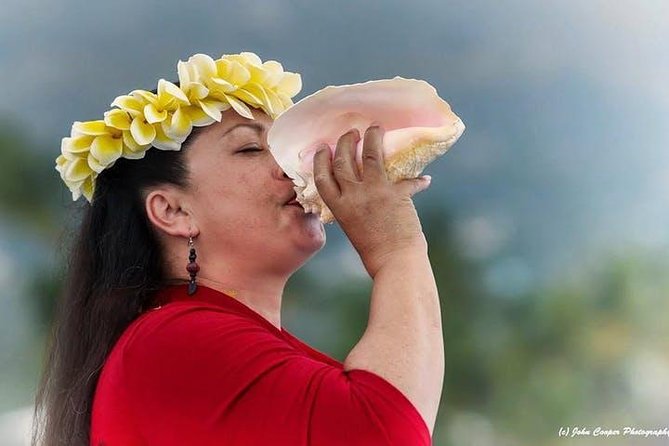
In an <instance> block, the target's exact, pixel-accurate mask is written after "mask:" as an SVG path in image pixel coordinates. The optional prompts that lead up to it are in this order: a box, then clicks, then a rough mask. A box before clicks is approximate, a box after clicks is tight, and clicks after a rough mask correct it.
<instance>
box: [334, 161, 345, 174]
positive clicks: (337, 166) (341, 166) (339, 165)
mask: <svg viewBox="0 0 669 446" xmlns="http://www.w3.org/2000/svg"><path fill="white" fill-rule="evenodd" d="M346 165H347V162H346V160H345V159H344V158H335V159H334V161H333V162H332V168H333V169H334V170H336V171H339V172H341V171H344V170H345V169H346Z"/></svg>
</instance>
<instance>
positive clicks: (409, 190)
mask: <svg viewBox="0 0 669 446" xmlns="http://www.w3.org/2000/svg"><path fill="white" fill-rule="evenodd" d="M431 181H432V177H431V176H430V175H423V176H421V177H418V178H409V179H406V180H402V181H400V182H398V183H396V185H395V187H396V188H397V189H398V192H399V193H400V194H403V195H406V196H409V197H411V196H413V195H415V194H417V193H418V192H422V191H424V190H425V189H427V188H428V187H430V182H431Z"/></svg>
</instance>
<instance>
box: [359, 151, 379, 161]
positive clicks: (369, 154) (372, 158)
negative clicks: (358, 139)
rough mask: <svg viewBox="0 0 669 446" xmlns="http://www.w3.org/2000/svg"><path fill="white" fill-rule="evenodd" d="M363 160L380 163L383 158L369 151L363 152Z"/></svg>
mask: <svg viewBox="0 0 669 446" xmlns="http://www.w3.org/2000/svg"><path fill="white" fill-rule="evenodd" d="M362 159H363V160H366V161H378V160H380V159H381V158H380V157H379V155H378V154H377V153H376V152H372V151H369V150H367V151H365V152H363V154H362Z"/></svg>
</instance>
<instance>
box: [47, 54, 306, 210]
mask: <svg viewBox="0 0 669 446" xmlns="http://www.w3.org/2000/svg"><path fill="white" fill-rule="evenodd" d="M177 74H178V77H179V85H178V86H177V85H175V84H174V83H172V82H169V81H167V80H165V79H160V80H159V81H158V86H157V88H156V93H153V92H151V91H147V90H133V91H131V92H130V93H128V94H126V95H122V96H118V97H117V98H116V99H114V101H113V102H112V103H111V106H112V107H116V108H112V109H111V110H108V111H106V112H105V113H104V119H102V120H96V121H86V122H75V123H74V124H73V125H72V129H71V134H70V136H69V137H66V138H63V139H62V142H61V154H60V155H59V156H58V157H57V158H56V167H55V168H56V170H57V171H58V172H59V174H60V176H61V179H62V180H63V181H64V182H65V184H66V185H67V186H68V188H69V189H70V191H71V192H72V199H73V200H77V199H78V198H79V197H80V196H81V195H84V196H85V197H86V199H87V200H88V201H89V202H90V201H91V200H92V197H93V193H94V190H95V179H96V177H97V176H98V174H100V173H101V172H102V171H103V170H104V169H107V168H109V167H111V166H113V165H114V163H115V162H116V160H117V159H119V158H128V159H140V158H143V157H144V155H145V153H146V150H148V149H149V148H151V147H155V148H157V149H160V150H180V149H181V145H182V144H183V142H184V141H185V140H186V138H187V137H188V135H190V133H191V132H192V130H193V127H202V126H206V125H209V124H212V123H213V122H216V121H219V122H220V121H221V118H222V112H223V111H225V110H228V109H230V108H233V109H234V110H235V111H236V112H237V113H239V114H240V115H241V116H244V117H246V118H248V119H253V114H252V113H251V109H250V108H249V107H253V108H260V109H262V110H263V111H264V112H265V113H267V114H268V115H269V116H270V117H272V118H273V119H275V118H276V117H277V116H278V115H279V114H281V113H282V112H283V111H284V110H286V109H287V108H288V107H290V106H291V105H292V104H293V102H292V99H291V98H292V97H293V96H295V95H296V94H297V93H298V92H299V91H300V89H301V88H302V79H301V77H300V75H299V74H297V73H290V72H285V71H284V70H283V66H282V65H281V64H280V63H279V62H277V61H273V60H270V61H266V62H262V60H261V59H260V57H258V56H257V55H256V54H254V53H251V52H242V53H239V54H228V55H223V56H221V57H220V58H219V59H217V60H214V59H212V58H211V57H209V56H208V55H206V54H195V55H193V56H191V57H190V58H189V59H188V60H187V61H185V62H183V61H179V62H178V63H177Z"/></svg>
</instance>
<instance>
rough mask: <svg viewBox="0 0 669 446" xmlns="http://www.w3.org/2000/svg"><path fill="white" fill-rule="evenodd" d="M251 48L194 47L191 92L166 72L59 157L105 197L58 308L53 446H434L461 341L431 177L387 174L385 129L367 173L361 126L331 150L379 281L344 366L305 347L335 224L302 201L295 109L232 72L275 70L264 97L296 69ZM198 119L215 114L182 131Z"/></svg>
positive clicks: (71, 174) (368, 264)
mask: <svg viewBox="0 0 669 446" xmlns="http://www.w3.org/2000/svg"><path fill="white" fill-rule="evenodd" d="M250 54H251V53H242V54H241V55H232V56H229V57H227V58H226V56H224V57H223V58H221V59H219V61H214V62H215V66H216V67H217V68H211V69H213V70H214V71H211V70H210V67H213V66H214V65H212V64H211V63H210V61H209V59H204V58H202V57H200V59H199V60H195V59H194V58H196V56H194V57H193V58H191V59H189V61H188V62H187V63H185V64H184V65H187V64H189V63H191V62H192V64H191V65H189V66H188V65H187V66H185V67H184V66H183V65H181V64H182V63H180V65H179V80H180V83H179V86H178V88H179V89H180V90H179V91H177V90H174V89H173V88H172V85H174V84H170V85H166V84H165V82H164V81H161V82H162V83H159V88H158V89H157V90H156V91H154V92H153V93H152V94H148V93H141V92H140V93H135V92H133V94H131V95H129V96H125V97H123V98H125V99H121V100H119V99H118V98H117V101H115V103H117V104H118V105H119V106H120V108H119V109H120V110H122V111H123V112H124V113H120V112H118V113H117V112H113V113H112V112H108V113H107V114H105V121H104V123H103V124H101V123H100V122H98V123H97V124H94V123H83V124H81V123H79V124H77V125H76V126H74V127H73V134H72V137H71V139H70V140H67V141H65V142H64V147H66V149H63V153H64V154H65V158H67V159H59V160H58V163H59V164H58V166H59V167H58V170H59V172H61V176H62V177H63V179H64V180H65V182H66V184H67V185H68V186H69V187H70V189H71V190H72V191H73V197H75V198H78V196H79V195H81V194H83V195H85V196H86V197H87V198H88V197H89V196H90V200H91V204H90V206H87V207H86V208H85V209H84V214H83V219H82V222H81V227H80V230H79V235H78V238H77V240H76V243H75V246H74V250H73V252H72V255H71V262H70V265H69V271H68V278H67V283H66V290H65V291H66V292H65V293H64V297H63V299H62V301H61V302H60V303H59V306H58V312H57V317H56V323H55V326H54V331H53V337H52V340H51V343H50V345H49V356H48V363H47V366H46V368H45V373H44V375H43V379H42V382H41V385H40V388H39V390H38V394H37V404H36V420H37V421H42V424H41V425H40V424H38V425H37V430H36V432H35V436H34V442H38V441H40V440H41V441H42V443H39V444H45V445H56V444H67V445H79V444H81V445H85V444H91V445H96V446H99V445H106V446H111V445H129V446H131V445H186V444H188V445H190V444H193V445H209V444H212V445H213V444H217V445H222V444H224V445H266V444H281V445H318V446H327V445H377V444H378V445H391V444H392V445H409V444H416V445H424V444H430V435H431V433H432V429H433V426H434V421H435V418H436V412H437V407H438V404H439V400H440V394H441V386H442V383H443V367H444V365H443V362H444V360H443V340H442V334H441V333H442V331H441V319H440V309H439V301H438V296H437V291H436V287H435V284H434V278H433V277H432V271H431V268H430V264H429V259H428V258H427V245H426V242H425V238H424V237H423V234H422V231H421V227H420V222H419V220H418V217H417V215H416V212H415V209H414V207H413V204H412V202H411V199H410V196H411V195H412V194H414V193H416V192H418V191H420V190H423V189H425V188H426V187H427V186H428V184H429V182H428V181H425V180H424V179H416V180H408V181H404V182H402V183H399V184H390V183H389V182H388V181H387V179H386V177H385V171H384V169H383V156H382V151H381V141H382V129H380V128H378V127H372V128H370V129H368V130H367V131H366V132H365V134H364V142H363V163H364V164H363V170H362V172H361V171H359V170H358V168H357V167H356V165H355V162H354V157H353V155H354V151H355V146H356V143H357V141H358V140H359V138H360V137H361V135H359V134H357V132H355V131H351V132H348V133H346V134H344V135H342V137H341V138H340V139H339V141H338V143H337V147H336V152H335V155H334V159H333V160H331V159H330V158H331V156H329V153H330V152H329V150H322V151H320V152H319V153H317V155H316V156H315V158H314V172H315V178H316V184H317V187H318V189H319V192H320V194H321V196H322V197H323V199H324V201H325V203H326V204H327V205H328V207H329V208H330V209H331V210H332V211H333V214H334V215H335V217H336V218H337V220H338V222H339V223H340V225H341V226H342V229H343V230H344V231H345V232H346V234H347V236H348V237H349V239H350V240H351V242H352V243H353V246H354V247H355V248H356V250H357V251H358V253H359V254H360V256H361V259H362V261H363V263H364V265H365V268H366V269H367V271H368V273H369V274H370V276H371V277H372V278H373V280H374V288H373V293H372V301H371V307H370V319H369V325H368V327H367V330H366V331H365V334H364V336H363V337H362V338H361V340H360V342H359V343H358V344H357V345H356V346H355V347H354V349H353V350H352V351H351V353H350V354H349V355H348V356H347V358H346V360H345V361H344V363H341V362H339V361H337V360H335V359H333V358H330V357H328V356H327V355H325V354H323V353H321V352H319V351H317V350H315V349H313V348H311V347H309V346H308V345H306V344H304V343H303V342H302V341H301V340H299V339H298V338H296V337H295V336H293V335H292V334H291V333H289V332H288V331H287V330H285V329H284V328H283V327H282V325H281V297H282V292H283V289H284V286H285V284H286V282H287V280H288V278H289V277H290V276H291V275H292V274H293V273H294V272H295V271H296V270H297V269H299V268H300V266H302V265H303V264H304V263H305V262H306V261H307V260H308V259H309V258H310V257H312V256H313V255H314V254H315V253H316V252H317V251H318V250H319V249H320V248H322V246H323V245H324V243H325V232H324V229H323V225H322V224H321V223H320V221H319V220H318V218H317V216H316V215H315V214H306V213H304V210H303V209H301V207H299V205H296V204H295V203H296V202H295V201H294V198H295V192H294V191H293V183H292V181H291V180H290V178H288V177H287V176H286V175H285V174H284V173H283V172H282V170H281V169H280V168H279V166H278V165H277V164H276V162H275V160H274V158H273V157H272V155H271V153H270V152H269V149H268V146H267V140H266V135H267V131H268V129H269V127H270V126H271V124H272V117H273V115H275V114H277V113H278V112H280V110H279V111H278V110H277V107H276V104H277V103H276V102H275V103H274V104H272V103H270V102H267V101H265V102H263V101H262V100H257V101H256V99H257V98H258V97H260V93H262V91H261V92H258V91H257V90H253V91H255V92H256V93H257V94H253V95H248V94H246V93H244V92H241V90H242V88H243V86H244V85H248V84H244V83H243V82H236V84H235V82H233V81H235V80H236V81H239V79H240V75H239V72H243V70H242V71H240V70H241V68H244V69H246V70H247V71H248V72H249V73H250V74H249V76H248V79H256V80H257V79H264V80H265V81H266V82H265V84H264V85H262V84H261V83H260V85H261V86H262V88H264V89H265V92H266V93H267V95H265V96H263V97H270V100H271V94H273V93H276V95H277V97H280V98H281V94H282V93H281V91H280V89H279V88H278V87H276V85H279V84H280V82H279V83H277V81H276V78H274V80H269V81H268V80H266V79H267V77H263V76H261V75H259V74H258V73H257V71H258V70H262V69H263V67H265V64H262V63H261V62H260V61H259V59H257V56H255V55H250ZM198 56H200V55H198ZM221 60H226V61H230V60H231V61H232V62H235V63H237V62H239V65H240V66H241V68H239V67H237V66H234V67H233V68H230V67H229V66H228V65H226V64H227V62H226V63H222V62H220V61H221ZM212 61H213V59H212ZM232 62H231V65H230V64H229V65H230V66H232V65H234V64H232ZM224 65H225V66H224ZM222 67H223V68H222ZM208 70H209V71H208ZM226 70H227V71H226ZM235 70H237V71H235ZM254 70H255V71H254ZM266 70H267V71H271V73H276V66H269V65H268V66H267V67H266ZM226 73H227V74H226ZM244 73H245V72H244ZM254 73H255V76H256V77H255V78H254V77H253V76H254ZM261 74H262V73H261ZM227 75H229V77H228V78H227V81H226V82H227V83H228V84H230V85H233V84H234V85H236V87H235V88H237V90H234V91H233V92H232V93H231V92H230V89H229V87H227V86H226V88H228V90H227V91H225V92H221V91H220V90H218V93H216V91H217V90H216V89H217V87H216V86H217V85H225V84H223V81H221V82H219V81H212V79H214V78H216V77H217V76H227ZM235 76H236V77H235ZM246 78H247V77H245V76H241V79H242V80H243V79H246ZM193 79H195V81H194V80H193ZM196 83H197V84H201V85H203V86H204V87H206V88H207V89H208V91H209V95H208V96H206V95H204V93H202V92H203V91H204V90H202V89H200V87H198V86H197V85H195V84H196ZM249 83H250V81H249ZM256 85H258V83H256ZM248 88H249V89H248V90H247V91H252V90H251V87H248ZM238 90H239V91H238ZM294 90H295V89H294V88H293V91H294ZM170 91H171V93H169V92H170ZM161 92H162V93H161ZM198 92H199V93H198ZM235 92H237V93H238V94H236V93H235ZM182 93H183V97H182ZM295 93H296V91H294V92H293V94H295ZM161 94H164V95H163V96H160V95H161ZM232 94H235V99H231V98H229V96H230V95H232ZM198 95H199V96H198ZM284 96H285V95H284ZM128 98H130V99H128ZM133 98H134V99H133ZM161 98H162V99H161ZM166 98H167V99H166ZM174 98H177V99H178V98H181V99H179V100H180V101H181V102H180V103H179V102H178V101H179V100H177V99H174ZM198 98H199V99H198ZM226 98H228V99H226ZM131 99H132V100H131ZM168 99H169V100H168ZM238 99H241V100H243V101H244V104H242V105H240V104H239V103H238V102H237V100H238ZM135 100H136V101H138V102H137V103H136V102H133V101H135ZM225 100H228V101H229V102H228V103H227V107H226V103H225ZM142 101H145V103H144V102H142ZM170 101H171V102H170ZM198 101H199V102H198ZM216 101H218V102H216ZM140 102H142V104H140V105H142V107H139V106H138V103H140ZM175 104H176V105H175ZM194 104H195V105H194ZM283 104H284V105H286V106H289V104H287V103H286V101H285V99H284V101H283ZM246 106H250V108H245V107H246ZM179 107H181V108H179ZM189 107H200V108H201V109H202V110H203V111H204V112H205V114H209V113H211V115H213V116H211V118H212V119H209V120H207V119H206V118H205V117H204V116H203V115H202V114H198V113H197V109H195V108H189ZM217 111H218V113H217ZM181 115H183V116H186V115H187V116H189V117H190V118H189V119H191V118H192V119H191V121H192V122H191V124H193V125H198V124H199V125H200V127H197V128H194V129H187V131H185V132H181V133H179V130H178V128H177V127H178V125H177V124H178V121H179V119H181V118H183V116H181ZM243 115H245V116H243ZM175 116H177V117H176V118H175ZM161 117H162V119H163V121H160V122H159V123H156V122H157V121H156V119H160V118H161ZM121 118H123V119H126V118H127V122H126V121H123V119H121ZM216 118H218V119H216ZM121 121H123V122H121ZM152 121H156V122H152ZM160 123H167V124H160ZM175 123H176V124H175ZM159 124H160V125H161V127H158V125H159ZM151 125H153V126H154V127H153V130H151V128H150V126H151ZM170 125H172V127H170ZM142 126H144V127H142ZM186 127H187V126H184V128H186ZM191 127H192V126H191ZM161 129H162V130H164V131H161ZM75 130H76V131H75ZM105 132H106V133H105ZM91 133H92V134H91ZM184 133H186V135H185V136H184ZM148 134H153V140H152V142H151V145H150V146H149V145H148V144H144V148H143V149H142V150H144V152H142V155H143V156H141V157H140V156H139V154H138V153H139V152H140V149H137V148H138V147H141V146H142V143H146V141H147V140H148V139H147V138H146V135H148ZM77 138H79V139H77ZM104 138H107V139H104ZM114 138H116V140H121V141H122V147H121V148H119V146H114V144H115V143H114ZM161 138H162V139H161ZM149 139H150V138H149ZM82 141H83V142H82ZM170 141H171V142H174V143H175V144H176V145H178V146H179V147H178V148H176V149H175V148H174V147H175V146H169V144H170ZM84 143H86V144H89V147H88V151H86V150H84V149H80V147H83V145H85V144H84ZM118 144H121V143H118ZM113 147H116V148H115V149H113ZM161 147H162V148H163V150H158V149H159V148H161ZM166 147H168V148H169V147H171V149H170V150H165V148H166ZM104 148H107V149H108V150H107V149H104ZM133 148H134V149H136V150H133ZM103 149H104V150H103ZM77 150H79V151H77ZM105 150H107V151H106V152H105ZM112 150H116V151H117V155H118V153H123V154H126V155H127V157H126V156H122V155H119V156H116V158H114V157H110V156H109V153H111V151H112ZM115 153H116V152H115ZM112 159H113V161H110V160H112ZM82 166H83V167H82ZM86 166H90V167H91V169H94V168H95V169H99V170H100V172H96V173H92V172H89V171H88V170H85V169H84V168H85V167H86ZM101 166H102V168H100V167H101ZM82 169H83V170H82ZM82 172H83V173H82ZM363 173H364V174H363ZM86 175H88V176H86ZM87 182H88V183H87ZM87 188H88V189H87ZM40 437H42V438H40Z"/></svg>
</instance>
